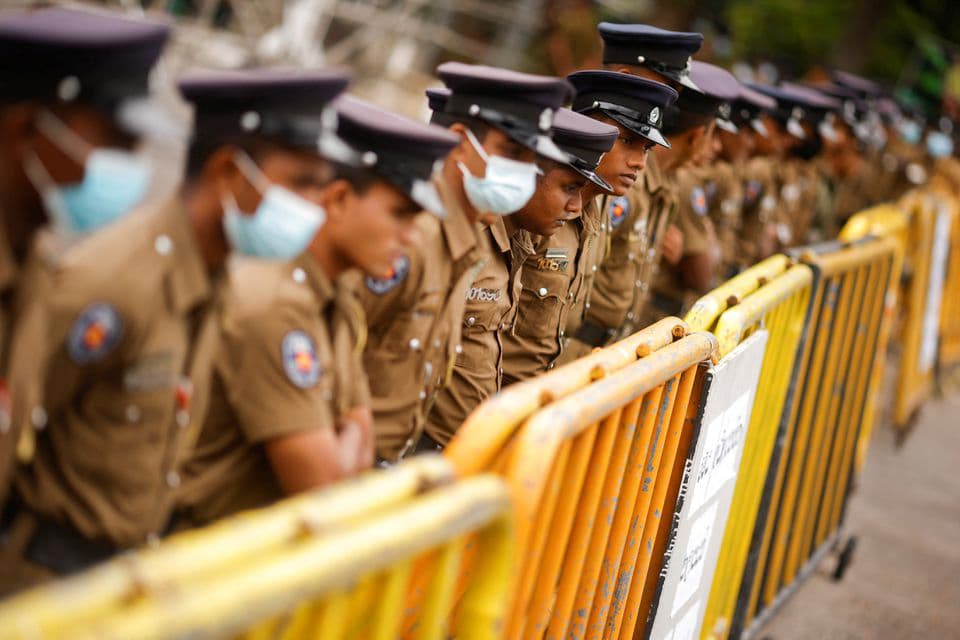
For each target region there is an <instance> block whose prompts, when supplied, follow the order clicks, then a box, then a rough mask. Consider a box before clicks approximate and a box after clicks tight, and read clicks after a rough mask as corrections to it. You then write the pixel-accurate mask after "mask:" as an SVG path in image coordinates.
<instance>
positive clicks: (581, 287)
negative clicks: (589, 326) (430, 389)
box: [503, 201, 601, 384]
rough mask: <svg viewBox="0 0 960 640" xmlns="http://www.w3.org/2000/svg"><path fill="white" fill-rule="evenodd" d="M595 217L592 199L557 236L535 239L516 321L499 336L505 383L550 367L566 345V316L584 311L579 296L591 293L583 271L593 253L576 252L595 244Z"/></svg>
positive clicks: (510, 382) (594, 206) (596, 225)
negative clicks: (586, 244) (573, 310)
mask: <svg viewBox="0 0 960 640" xmlns="http://www.w3.org/2000/svg"><path fill="white" fill-rule="evenodd" d="M598 213H599V208H598V207H597V206H596V202H595V201H590V202H588V203H587V206H586V207H585V208H584V210H583V211H582V212H581V215H580V216H578V217H577V218H575V219H574V220H571V221H569V222H567V223H566V224H564V225H563V226H562V227H561V228H560V229H558V230H557V232H556V233H555V234H553V235H552V236H547V237H537V238H536V240H535V243H534V251H535V253H534V254H533V255H532V256H530V257H529V258H527V261H526V263H525V264H524V266H523V271H522V272H521V276H520V280H521V287H522V288H521V292H520V305H519V309H518V311H517V321H516V324H515V325H514V328H513V332H512V333H511V334H508V335H505V336H504V337H503V341H504V365H503V370H504V384H512V383H514V382H518V381H520V380H526V379H527V378H532V377H533V376H535V375H537V374H539V373H543V372H544V371H547V370H548V369H552V368H554V367H555V366H556V364H557V362H558V359H559V358H561V355H562V352H563V350H564V348H565V347H566V345H567V343H568V342H569V341H568V340H567V339H566V335H567V327H568V326H569V324H570V312H571V310H572V309H574V307H576V308H578V309H580V312H581V313H582V310H583V307H584V304H583V298H584V297H585V296H587V295H588V294H589V289H588V287H589V282H590V278H587V277H586V274H585V273H584V272H585V271H588V270H590V269H591V265H592V264H593V262H592V261H593V259H594V257H595V255H596V254H595V253H593V252H590V251H580V246H581V243H582V242H584V241H585V242H588V243H591V244H592V243H596V242H597V237H598V234H599V232H600V224H601V223H600V221H599V219H598V218H599V215H598ZM582 239H583V240H582ZM584 283H587V284H586V286H585V284H584Z"/></svg>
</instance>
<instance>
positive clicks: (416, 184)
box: [407, 180, 447, 218]
mask: <svg viewBox="0 0 960 640" xmlns="http://www.w3.org/2000/svg"><path fill="white" fill-rule="evenodd" d="M407 195H409V196H410V198H411V199H412V200H413V201H414V202H416V203H417V204H418V205H420V206H421V207H423V210H424V211H427V212H429V213H432V214H433V215H435V216H437V217H438V218H446V217H447V209H446V207H444V206H443V200H441V199H440V192H439V191H437V187H436V185H434V184H433V182H432V181H430V180H414V181H413V185H412V186H411V187H410V190H409V191H408V192H407Z"/></svg>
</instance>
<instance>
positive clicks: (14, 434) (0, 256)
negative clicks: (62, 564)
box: [0, 231, 20, 507]
mask: <svg viewBox="0 0 960 640" xmlns="http://www.w3.org/2000/svg"><path fill="white" fill-rule="evenodd" d="M19 272H20V269H19V266H18V265H17V263H16V260H14V258H13V252H12V251H11V249H10V245H9V243H8V242H7V240H6V238H5V237H4V235H3V233H2V231H0V507H2V506H3V504H4V502H5V501H6V496H7V492H8V490H9V486H10V477H11V474H12V473H13V465H14V459H15V452H16V447H17V440H18V437H19V430H18V429H16V428H15V427H14V425H15V424H16V423H15V422H14V421H13V418H12V416H11V412H12V407H11V401H10V387H9V383H8V376H7V373H8V360H9V357H10V340H11V335H12V333H13V323H14V317H15V315H16V313H15V308H16V297H17V292H18V289H17V285H18V282H19Z"/></svg>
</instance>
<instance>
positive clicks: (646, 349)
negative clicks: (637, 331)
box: [637, 342, 651, 358]
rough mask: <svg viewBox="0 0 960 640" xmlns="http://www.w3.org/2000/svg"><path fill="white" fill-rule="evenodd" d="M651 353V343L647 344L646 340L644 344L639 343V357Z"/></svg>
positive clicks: (644, 356)
mask: <svg viewBox="0 0 960 640" xmlns="http://www.w3.org/2000/svg"><path fill="white" fill-rule="evenodd" d="M650 353H651V349H650V345H649V344H647V343H646V342H644V343H643V344H639V345H637V357H638V358H646V357H647V356H648V355H650Z"/></svg>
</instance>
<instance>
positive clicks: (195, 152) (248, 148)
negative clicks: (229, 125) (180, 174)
mask: <svg viewBox="0 0 960 640" xmlns="http://www.w3.org/2000/svg"><path fill="white" fill-rule="evenodd" d="M228 146H233V147H237V148H239V149H242V150H243V151H245V152H247V154H248V155H249V156H250V157H251V158H252V159H253V160H259V159H260V158H261V157H262V156H263V155H265V154H266V153H267V152H269V151H272V150H274V149H283V148H285V147H284V145H283V144H281V143H279V142H274V141H272V140H270V139H268V138H264V137H263V136H262V135H254V134H235V135H229V136H206V137H204V136H203V135H202V134H201V135H198V136H197V137H195V138H194V139H193V141H191V143H190V149H189V150H188V151H187V177H188V178H195V177H197V176H198V175H200V172H201V171H203V166H204V165H205V164H206V162H207V160H208V159H210V156H212V155H213V154H214V153H216V151H218V150H219V149H222V148H223V147H228Z"/></svg>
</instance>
